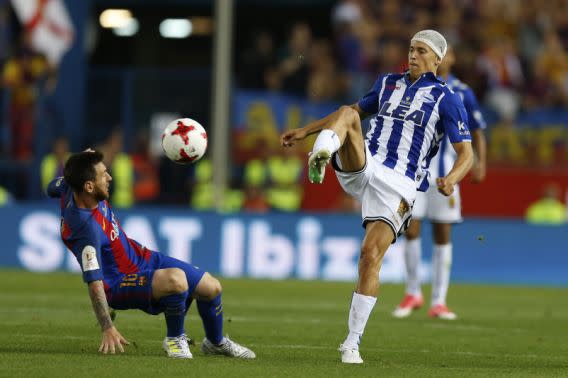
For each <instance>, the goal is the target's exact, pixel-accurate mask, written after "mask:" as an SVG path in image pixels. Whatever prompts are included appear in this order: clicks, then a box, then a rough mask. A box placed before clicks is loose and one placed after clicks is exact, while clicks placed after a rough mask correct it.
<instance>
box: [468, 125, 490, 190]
mask: <svg viewBox="0 0 568 378" xmlns="http://www.w3.org/2000/svg"><path fill="white" fill-rule="evenodd" d="M471 143H472V146H473V151H474V152H475V158H476V159H475V161H474V163H473V167H472V168H471V180H472V181H473V182H474V183H480V182H481V181H483V180H484V179H485V173H486V154H487V153H486V151H487V143H486V141H485V133H484V132H483V129H475V130H473V131H472V132H471Z"/></svg>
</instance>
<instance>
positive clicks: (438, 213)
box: [393, 47, 486, 320]
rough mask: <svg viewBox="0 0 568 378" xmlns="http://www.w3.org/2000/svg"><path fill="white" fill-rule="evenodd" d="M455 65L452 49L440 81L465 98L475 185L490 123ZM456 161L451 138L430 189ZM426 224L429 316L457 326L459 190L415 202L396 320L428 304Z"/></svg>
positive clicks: (434, 163) (434, 166)
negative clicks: (427, 231)
mask: <svg viewBox="0 0 568 378" xmlns="http://www.w3.org/2000/svg"><path fill="white" fill-rule="evenodd" d="M455 61H456V57H455V54H454V51H453V49H452V48H451V47H448V52H447V54H446V56H445V57H444V61H443V62H442V64H440V66H439V67H438V75H439V76H440V77H441V78H442V79H444V81H446V83H447V84H448V87H450V89H452V90H453V91H454V92H455V93H457V94H458V95H459V96H460V98H461V99H462V101H463V104H464V106H465V110H466V112H467V117H468V125H469V129H470V132H471V138H472V145H473V150H474V152H475V157H476V159H475V162H474V165H473V167H472V170H471V173H472V180H473V182H475V183H479V182H481V181H482V180H483V179H484V178H485V150H486V148H485V135H484V132H483V130H484V129H485V126H486V123H485V120H484V119H483V115H482V114H481V111H480V109H479V105H478V103H477V99H476V98H475V94H474V93H473V91H472V90H471V88H469V87H468V86H467V85H466V84H464V83H462V82H461V81H459V80H458V79H457V78H456V77H455V76H453V75H452V74H451V73H450V70H451V68H452V66H453V64H454V63H455ZM455 159H456V154H455V152H454V151H453V149H452V148H449V146H448V138H444V139H442V142H441V144H440V151H439V152H438V154H436V156H435V157H433V158H432V160H431V162H430V168H429V171H430V176H429V177H430V183H431V184H433V183H434V182H435V179H436V178H437V177H445V176H446V175H447V174H448V172H449V169H450V168H451V167H452V164H453V163H454V161H455ZM424 218H427V219H429V220H430V221H431V222H432V227H433V228H432V230H433V240H434V247H433V251H432V305H431V307H430V310H429V311H428V316H430V317H433V318H440V319H447V320H453V319H456V314H454V313H453V312H452V311H450V310H449V309H448V307H447V306H446V294H447V292H448V286H449V284H450V267H451V264H452V243H451V231H452V224H453V223H460V222H461V221H462V217H461V198H460V191H459V186H458V185H456V186H455V190H454V193H453V194H452V195H450V196H444V195H442V194H440V193H439V192H438V191H437V190H435V188H432V187H430V188H429V189H428V190H427V191H426V192H424V193H420V192H419V193H418V194H417V196H416V202H415V203H414V208H413V209H412V221H411V222H410V226H409V227H408V230H406V234H405V236H406V240H407V242H406V246H405V249H404V261H405V263H406V274H407V282H406V295H405V296H404V299H403V300H402V302H401V303H400V304H399V306H398V307H397V308H396V309H395V310H394V312H393V316H394V317H397V318H405V317H407V316H409V315H410V314H411V313H412V311H413V310H415V309H418V308H420V307H421V306H422V305H423V303H424V300H423V298H422V291H421V289H420V277H419V267H420V261H421V256H422V244H421V240H420V227H421V223H422V219H424Z"/></svg>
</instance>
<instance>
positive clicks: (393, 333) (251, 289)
mask: <svg viewBox="0 0 568 378" xmlns="http://www.w3.org/2000/svg"><path fill="white" fill-rule="evenodd" d="M0 277H1V278H0V282H1V284H0V287H1V291H0V376H2V377H136V378H139V377H182V376H186V377H189V376H193V377H331V376H335V377H351V376H372V377H379V376H381V377H383V376H404V377H502V376H508V377H538V376H557V377H566V376H568V290H567V289H565V288H528V287H505V286H488V285H458V284H454V285H452V287H451V288H450V293H449V298H448V300H449V304H450V307H451V308H452V309H453V310H455V311H456V313H457V314H458V316H459V319H458V320H457V321H454V322H449V321H442V320H434V319H429V318H427V316H426V311H427V309H426V308H423V309H421V310H419V311H418V312H416V313H415V314H413V315H412V316H411V317H410V318H408V319H393V318H392V317H391V316H390V312H391V311H392V310H393V309H394V307H395V305H396V304H397V303H398V301H399V300H400V299H401V297H402V294H403V287H402V286H401V285H383V286H382V287H381V291H380V295H379V300H378V302H377V305H376V307H375V310H374V311H373V313H372V314H371V318H370V319H369V322H368V324H367V329H366V332H365V335H364V337H363V342H362V345H361V355H362V357H363V359H364V360H365V363H364V364H363V365H356V366H353V365H343V364H341V363H340V362H339V353H338V352H337V350H336V349H337V347H338V345H339V343H340V342H341V341H342V339H343V337H344V336H345V332H346V329H347V325H346V323H347V312H348V306H349V302H350V297H351V290H352V289H353V284H352V283H333V282H314V281H255V280H233V279H231V280H229V279H221V282H222V284H223V286H224V296H223V302H224V313H225V333H227V334H229V335H230V337H231V338H233V339H234V340H236V341H238V342H240V343H242V344H244V345H247V346H249V347H251V348H252V349H253V350H254V351H255V352H256V354H257V359H256V360H252V361H242V360H234V359H228V358H224V357H211V356H204V355H202V354H201V352H200V351H199V347H198V345H199V343H200V341H201V340H202V338H203V330H202V326H201V321H200V319H199V317H198V316H197V312H196V309H195V306H192V308H191V310H190V313H189V316H188V318H187V320H186V331H188V333H189V334H190V336H191V337H192V338H194V339H195V340H196V341H197V344H198V345H197V346H193V347H192V348H191V349H192V352H193V355H194V358H193V359H192V360H184V361H181V360H172V359H168V358H166V357H165V355H164V353H163V351H162V349H161V342H162V339H163V337H164V333H165V325H164V321H163V317H162V316H150V315H146V314H144V313H142V312H140V311H135V310H131V311H120V312H118V316H117V319H116V321H115V323H116V326H117V328H118V329H119V331H120V332H122V334H123V335H124V336H125V337H126V338H127V339H128V340H130V341H131V342H132V343H133V345H130V346H129V347H128V348H127V351H126V353H125V354H123V355H107V356H103V355H100V354H99V353H98V352H97V349H98V346H99V343H100V331H99V328H98V326H97V324H96V319H95V317H94V315H93V313H92V310H91V306H90V301H89V298H88V294H87V290H86V287H85V285H84V284H83V283H82V281H81V278H80V276H79V275H72V274H67V273H54V274H33V273H26V272H21V271H10V270H3V271H0ZM425 289H426V292H425V293H424V294H425V296H426V298H428V295H429V292H428V291H427V290H428V288H425ZM134 344H135V345H134Z"/></svg>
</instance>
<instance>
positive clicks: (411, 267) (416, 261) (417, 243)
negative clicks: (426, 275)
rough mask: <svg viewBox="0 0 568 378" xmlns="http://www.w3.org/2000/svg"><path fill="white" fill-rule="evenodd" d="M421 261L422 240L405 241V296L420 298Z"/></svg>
mask: <svg viewBox="0 0 568 378" xmlns="http://www.w3.org/2000/svg"><path fill="white" fill-rule="evenodd" d="M421 260H422V239H420V238H416V239H414V240H407V241H406V247H405V248H404V262H405V265H406V294H410V295H418V296H422V291H421V290H420V274H419V268H420V261H421Z"/></svg>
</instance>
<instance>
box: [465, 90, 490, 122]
mask: <svg viewBox="0 0 568 378" xmlns="http://www.w3.org/2000/svg"><path fill="white" fill-rule="evenodd" d="M463 96H464V97H463V105H464V106H465V111H466V112H467V121H468V126H469V130H470V131H473V130H477V129H485V128H486V127H487V123H486V122H485V118H484V117H483V113H481V109H480V108H479V103H478V102H477V98H476V97H475V94H474V93H473V91H472V90H471V88H468V89H467V90H466V91H464V93H463Z"/></svg>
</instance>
